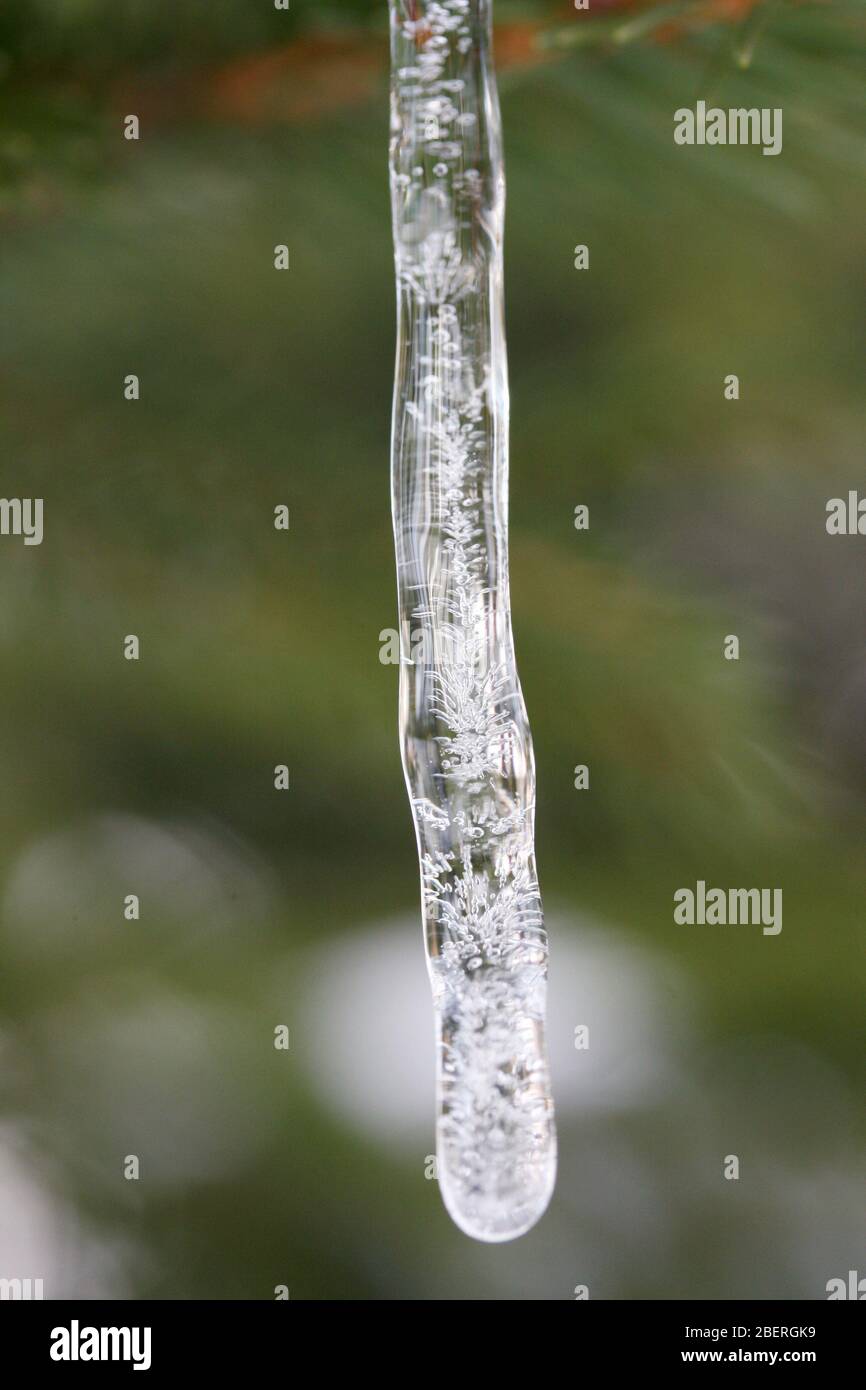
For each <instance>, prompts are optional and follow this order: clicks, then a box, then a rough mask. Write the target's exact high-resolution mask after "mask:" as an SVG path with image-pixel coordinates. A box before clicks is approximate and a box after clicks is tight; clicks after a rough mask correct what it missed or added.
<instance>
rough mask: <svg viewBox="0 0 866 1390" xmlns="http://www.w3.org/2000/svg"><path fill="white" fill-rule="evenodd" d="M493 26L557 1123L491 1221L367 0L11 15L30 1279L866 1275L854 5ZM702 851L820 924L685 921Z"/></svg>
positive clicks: (516, 507)
mask: <svg viewBox="0 0 866 1390" xmlns="http://www.w3.org/2000/svg"><path fill="white" fill-rule="evenodd" d="M495 8H496V19H497V54H498V58H499V65H500V73H501V75H500V88H501V96H502V104H503V116H504V122H505V136H506V153H507V176H508V190H509V195H508V196H509V201H508V214H507V239H506V264H507V315H508V335H509V352H510V369H511V383H512V476H511V536H512V559H511V564H512V589H513V605H514V624H515V633H516V641H517V650H518V656H519V661H520V668H521V676H522V680H523V686H524V692H525V695H526V700H527V704H528V707H529V712H530V717H531V720H532V726H533V731H534V737H535V744H536V753H537V759H538V784H539V800H538V852H539V866H540V872H541V880H542V888H543V891H544V894H545V902H546V906H547V911H548V914H549V919H550V933H551V982H552V1003H551V1046H552V1053H553V1068H554V1082H555V1086H556V1095H557V1102H558V1107H559V1127H560V1144H561V1156H560V1176H559V1184H558V1188H557V1192H556V1196H555V1198H554V1203H553V1206H552V1208H551V1211H550V1213H549V1214H548V1216H547V1217H546V1218H545V1219H544V1220H543V1222H542V1223H541V1224H540V1225H539V1226H538V1227H537V1228H536V1229H535V1230H534V1231H533V1232H532V1233H531V1234H530V1235H528V1236H527V1237H525V1238H523V1239H522V1240H520V1241H518V1242H517V1243H515V1244H513V1245H510V1246H504V1247H491V1248H486V1247H482V1246H478V1245H475V1244H473V1243H472V1242H470V1241H468V1240H467V1239H466V1238H465V1237H463V1236H462V1235H460V1234H459V1233H458V1232H457V1231H456V1229H454V1228H453V1227H452V1226H451V1224H450V1222H449V1220H448V1218H447V1217H446V1215H445V1213H444V1210H443V1209H442V1206H441V1203H440V1201H439V1197H438V1191H437V1185H436V1182H435V1181H432V1180H429V1179H428V1178H427V1177H426V1176H425V1170H426V1171H429V1165H428V1164H427V1155H428V1154H430V1153H431V1152H432V1149H433V1138H432V1019H431V1013H430V1003H429V992H428V988H427V981H426V974H425V966H424V957H423V948H422V941H421V932H420V922H419V909H418V882H417V865H416V854H415V845H414V836H413V832H412V827H411V819H410V815H409V809H408V805H407V800H406V795H405V790H404V786H403V780H402V773H401V769H400V764H399V753H398V744H397V734H396V694H397V692H396V670H395V668H394V667H393V666H388V665H383V664H382V663H381V662H380V660H379V650H380V646H381V642H380V633H381V632H382V630H383V629H387V628H391V627H393V626H394V623H395V582H394V567H393V554H392V539H391V522H390V512H389V484H388V433H389V414H390V392H391V378H392V368H393V347H394V309H393V283H392V261H391V241H390V211H389V203H388V189H387V178H386V145H387V23H386V7H385V4H384V0H375V2H374V0H363V2H362V0H356V2H355V3H348V2H344V3H341V4H339V5H337V4H334V5H327V4H314V3H306V4H305V3H303V0H294V3H293V4H292V7H291V10H290V11H289V12H288V13H283V12H277V11H275V10H274V8H273V6H272V4H271V3H270V0H257V3H252V2H251V0H220V2H219V3H217V0H207V3H205V0H148V3H144V0H140V2H138V0H65V2H64V3H61V0H20V2H19V3H18V4H17V5H16V6H15V7H14V8H12V7H9V6H7V7H4V8H3V10H2V11H0V126H2V135H0V238H2V272H0V296H2V299H0V420H2V438H3V443H2V492H3V495H4V496H7V497H11V496H17V497H27V496H31V497H42V498H44V504H45V539H44V543H43V544H42V545H41V546H39V547H28V548H25V547H24V546H23V545H22V543H21V541H20V539H18V540H16V539H14V538H12V537H5V538H2V539H0V574H2V583H0V663H2V665H0V675H2V689H3V700H2V710H3V717H2V720H0V749H2V768H3V776H2V783H0V786H2V794H0V813H2V825H3V832H4V833H3V837H2V852H0V914H2V915H0V962H2V966H0V1075H2V1083H0V1105H2V1111H0V1276H3V1277H33V1278H36V1277H42V1278H43V1279H44V1280H45V1287H46V1296H48V1297H55V1296H79V1297H99V1296H108V1297H119V1298H151V1297H163V1298H209V1297H216V1298H272V1297H273V1296H274V1288H275V1286H277V1285H286V1286H288V1288H289V1289H290V1293H291V1297H292V1298H374V1299H380V1298H383V1299H387V1298H418V1299H425V1298H460V1299H464V1298H466V1299H475V1298H481V1299H483V1298H535V1299H548V1298H552V1299H569V1298H572V1297H573V1290H574V1288H575V1286H577V1285H587V1286H588V1287H589V1291H590V1297H592V1298H720V1299H726V1298H736V1297H745V1298H769V1297H781V1298H823V1297H825V1286H826V1282H827V1280H828V1279H830V1278H833V1277H836V1276H843V1277H844V1276H845V1275H846V1274H847V1271H848V1270H849V1269H851V1268H854V1269H859V1270H861V1271H863V1272H864V1273H866V1265H864V1260H866V1239H864V1237H866V1216H864V1210H863V1203H862V1190H863V1177H864V1170H866V1132H864V1115H863V1109H862V1103H861V1097H862V1083H863V1072H864V1056H863V1047H862V1041H863V1028H862V1023H863V986H864V978H863V977H864V969H863V966H864V953H863V926H862V919H863V892H864V885H866V849H864V843H866V841H864V830H866V775H864V754H866V720H864V708H866V704H864V701H866V601H864V584H863V580H864V562H863V549H862V547H863V546H864V545H866V541H864V540H863V538H841V537H829V536H828V535H827V534H826V531H825V526H824V521H825V505H826V502H827V499H828V498H830V497H834V496H845V495H846V494H847V492H848V490H849V489H850V488H857V487H858V486H859V485H861V482H862V479H863V477H864V471H863V441H864V438H866V431H864V426H866V419H864V415H866V408H864V393H863V357H864V347H866V329H864V324H866V278H864V270H863V267H864V264H866V217H864V213H866V199H864V191H863V190H864V175H866V123H864V102H863V91H864V76H866V8H864V5H863V4H862V3H856V4H855V3H850V0H829V2H828V3H817V4H811V3H804V4H786V3H766V4H759V5H756V6H753V5H751V4H750V3H749V2H748V0H706V3H691V4H672V5H664V6H663V7H658V6H652V5H651V6H649V7H647V6H634V5H626V4H621V3H607V4H601V3H596V0H592V8H591V11H590V12H589V13H576V12H575V11H574V10H573V8H572V7H571V6H570V5H569V4H568V3H554V2H553V0H535V3H530V0H525V2H523V3H507V0H496V7H495ZM698 99H704V100H706V101H708V102H710V103H715V104H718V105H722V106H726V107H727V106H740V105H745V106H753V105H754V106H759V107H764V106H771V107H782V108H783V110H784V150H783V153H782V155H781V156H780V157H778V158H774V159H770V158H764V157H762V156H761V153H760V150H758V149H753V148H737V147H733V148H688V149H687V148H679V147H677V146H675V145H674V143H673V139H672V130H673V112H674V110H675V109H676V108H677V107H680V106H683V105H691V106H693V105H694V103H695V102H696V101H697V100H698ZM130 112H134V113H136V114H139V116H140V118H141V125H142V130H141V139H140V140H139V141H138V142H137V143H135V142H127V141H125V140H124V139H123V138H122V123H123V116H124V115H125V114H127V113H130ZM277 243H285V244H287V245H288V246H289V248H290V255H291V269H290V271H288V272H286V273H278V272H277V271H275V269H274V267H273V248H274V246H275V244H277ZM578 243H586V244H587V245H588V246H589V248H590V269H589V271H588V272H586V271H583V272H579V271H576V270H575V269H574V266H573V260H574V247H575V245H577V244H578ZM133 372H134V373H136V374H138V375H139V376H140V378H141V399H140V401H138V402H129V401H125V400H124V396H123V379H124V377H125V376H126V375H127V374H128V373H133ZM732 372H733V373H737V374H738V375H739V377H740V382H741V399H740V400H739V401H737V402H729V401H726V400H725V399H724V395H723V380H724V377H725V376H726V375H727V374H728V373H732ZM281 503H284V504H286V505H288V506H289V507H290V511H291V526H290V530H289V531H288V532H278V531H276V530H275V529H274V526H273V514H274V507H275V506H277V505H278V504H281ZM579 503H584V504H586V505H587V506H588V507H589V509H590V529H589V531H588V532H576V531H575V530H574V526H573V512H574V507H575V506H576V505H577V504H579ZM128 633H135V634H137V635H138V636H139V638H140V642H141V659H140V661H138V662H137V663H135V662H127V661H125V660H124V659H123V638H124V636H125V635H126V634H128ZM729 633H736V634H737V635H738V636H739V638H740V642H741V657H740V660H739V662H727V661H725V660H724V659H723V656H722V648H723V640H724V637H725V636H726V635H727V634H729ZM278 763H285V764H287V765H288V766H289V767H290V769H291V789H290V790H289V791H287V792H278V791H276V790H274V786H273V769H274V766H275V765H276V764H278ZM577 764H587V765H588V766H589V768H590V790H589V791H576V790H575V789H574V785H573V783H574V772H573V769H574V767H575V766H576V765H577ZM698 878H703V879H705V880H706V881H707V882H708V883H710V884H715V885H721V886H724V887H728V886H742V887H752V886H763V887H781V888H782V889H783V891H784V927H783V931H782V933H781V934H780V935H779V936H777V937H764V936H763V935H762V934H761V931H760V928H759V927H749V926H739V927H727V928H722V927H703V928H701V927H681V926H675V925H674V923H673V916H672V911H673V893H674V891H675V890H676V889H677V888H679V887H682V886H688V885H692V886H693V885H694V883H695V881H696V880H697V879H698ZM130 893H136V894H138V895H140V899H141V920H140V921H139V922H130V921H127V920H125V919H124V913H123V903H124V898H125V896H126V895H127V894H130ZM280 1024H285V1025H287V1026H288V1027H289V1029H290V1036H291V1047H290V1049H289V1051H288V1052H282V1051H277V1050H275V1048H274V1045H273V1039H274V1029H275V1027H277V1026H278V1025H280ZM581 1024H588V1025H589V1027H590V1039H591V1043H590V1048H589V1050H588V1051H577V1050H575V1048H574V1045H573V1034H574V1029H575V1027H576V1026H578V1025H581ZM130 1154H135V1155H137V1156H138V1157H139V1160H140V1164H141V1177H140V1180H139V1181H137V1182H135V1181H127V1180H125V1178H124V1172H123V1169H124V1159H125V1157H126V1156H127V1155H130ZM731 1154H736V1155H737V1156H738V1157H739V1160H740V1171H741V1176H740V1179H739V1181H736V1182H733V1181H726V1180H725V1178H724V1176H723V1167H724V1161H725V1157H726V1155H731Z"/></svg>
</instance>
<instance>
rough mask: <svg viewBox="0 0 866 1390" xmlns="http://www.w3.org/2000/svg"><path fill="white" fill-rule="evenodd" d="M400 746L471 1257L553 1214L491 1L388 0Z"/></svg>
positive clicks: (443, 1141)
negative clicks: (480, 1243) (516, 594)
mask: <svg viewBox="0 0 866 1390" xmlns="http://www.w3.org/2000/svg"><path fill="white" fill-rule="evenodd" d="M390 10H391V48H392V87H391V105H392V125H391V194H392V205H393V216H394V245H395V261H396V275H397V296H398V344H397V370H396V382H395V395H394V421H393V438H392V489H393V492H392V497H393V511H394V535H395V544H396V550H397V571H398V594H399V611H400V631H401V665H400V733H401V741H402V752H403V764H404V768H405V772H406V781H407V785H408V788H409V795H410V798H411V801H412V807H413V812H414V817H415V826H416V831H417V837H418V846H419V854H420V859H421V881H422V902H423V914H424V924H425V933H426V942H427V956H428V964H429V970H430V979H431V982H432V986H433V1001H434V1007H435V1011H436V1027H437V1034H438V1037H437V1048H438V1052H437V1055H438V1068H437V1071H438V1098H437V1107H438V1113H437V1153H438V1175H439V1180H440V1187H441V1191H442V1196H443V1198H444V1201H445V1204H446V1206H447V1208H448V1210H449V1212H450V1213H451V1215H452V1217H453V1218H454V1220H455V1222H456V1223H457V1225H458V1226H460V1227H461V1229H462V1230H464V1231H465V1232H466V1233H467V1234H468V1235H471V1236H474V1237H476V1238H477V1239H479V1240H487V1241H501V1240H509V1239H511V1238H513V1237H514V1236H518V1235H521V1234H522V1233H523V1232H524V1231H526V1230H528V1228H529V1227H530V1226H532V1225H533V1224H534V1222H535V1221H537V1220H538V1218H539V1216H540V1215H541V1214H542V1212H543V1211H544V1209H545V1207H546V1206H547V1203H548V1201H549V1198H550V1194H551V1190H552V1187H553V1181H554V1176H555V1168H556V1136H555V1130H554V1125H553V1105H552V1101H551V1095H550V1081H549V1075H548V1066H547V1054H546V1047H545V1040H544V1009H545V994H546V978H547V939H546V935H545V931H544V922H543V918H542V911H541V899H540V896H539V889H538V882H537V878H536V870H535V852H534V846H533V833H534V794H535V792H534V788H535V771H534V763H533V754H532V743H531V740H530V735H529V727H528V724H527V719H526V711H525V708H524V704H523V696H522V694H521V691H520V685H519V682H518V679H517V670H516V666H515V660H514V648H513V642H512V636H511V617H510V609H509V593H508V552H507V520H508V515H507V506H508V498H507V487H508V380H507V369H506V359H505V337H504V319H503V298H502V224H503V205H504V193H505V185H504V175H503V165H502V151H501V137H500V127H499V107H498V98H497V93H496V86H495V80H494V76H493V69H492V60H491V34H490V24H491V13H490V3H489V0H390Z"/></svg>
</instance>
